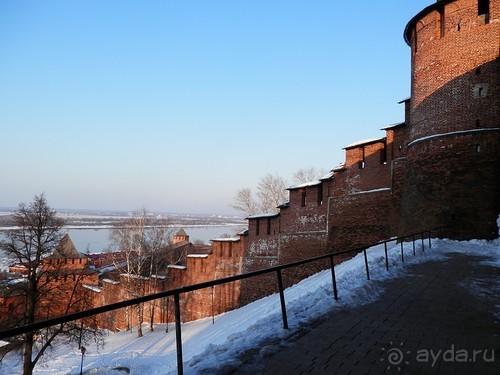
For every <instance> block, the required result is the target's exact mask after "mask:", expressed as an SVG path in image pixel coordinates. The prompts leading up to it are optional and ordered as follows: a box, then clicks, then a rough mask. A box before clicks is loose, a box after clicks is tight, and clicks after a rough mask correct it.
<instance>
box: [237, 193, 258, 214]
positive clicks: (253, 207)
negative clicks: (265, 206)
mask: <svg viewBox="0 0 500 375" xmlns="http://www.w3.org/2000/svg"><path fill="white" fill-rule="evenodd" d="M231 207H233V208H234V209H235V210H236V211H238V212H242V213H244V214H245V215H247V216H250V215H254V214H256V213H257V207H258V204H257V202H256V201H255V199H254V197H253V196H252V191H251V190H250V189H248V188H245V189H240V190H238V191H237V192H236V196H235V197H234V203H233V204H232V205H231Z"/></svg>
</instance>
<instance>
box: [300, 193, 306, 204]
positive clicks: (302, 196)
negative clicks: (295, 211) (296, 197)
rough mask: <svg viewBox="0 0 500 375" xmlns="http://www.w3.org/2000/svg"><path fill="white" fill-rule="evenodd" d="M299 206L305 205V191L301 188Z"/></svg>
mask: <svg viewBox="0 0 500 375" xmlns="http://www.w3.org/2000/svg"><path fill="white" fill-rule="evenodd" d="M300 198H301V206H302V207H305V206H306V191H305V190H302V192H301V197H300Z"/></svg>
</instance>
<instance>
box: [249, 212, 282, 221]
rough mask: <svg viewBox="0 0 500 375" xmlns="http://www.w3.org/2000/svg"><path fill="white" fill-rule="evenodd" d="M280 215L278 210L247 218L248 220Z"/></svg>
mask: <svg viewBox="0 0 500 375" xmlns="http://www.w3.org/2000/svg"><path fill="white" fill-rule="evenodd" d="M278 215H279V213H277V212H266V213H263V214H256V215H250V216H247V219H248V220H251V219H261V218H266V217H274V216H278Z"/></svg>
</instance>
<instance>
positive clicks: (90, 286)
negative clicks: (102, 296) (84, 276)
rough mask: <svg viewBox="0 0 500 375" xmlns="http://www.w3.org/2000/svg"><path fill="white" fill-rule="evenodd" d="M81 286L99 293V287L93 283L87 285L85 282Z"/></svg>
mask: <svg viewBox="0 0 500 375" xmlns="http://www.w3.org/2000/svg"><path fill="white" fill-rule="evenodd" d="M82 286H83V287H84V288H86V289H89V290H91V291H93V292H96V293H101V288H99V287H97V286H95V285H87V284H82Z"/></svg>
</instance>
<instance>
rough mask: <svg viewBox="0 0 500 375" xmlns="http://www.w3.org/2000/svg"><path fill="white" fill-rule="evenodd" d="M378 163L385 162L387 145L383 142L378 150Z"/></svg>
mask: <svg viewBox="0 0 500 375" xmlns="http://www.w3.org/2000/svg"><path fill="white" fill-rule="evenodd" d="M380 164H387V146H386V145H385V144H384V147H383V148H382V149H381V150H380Z"/></svg>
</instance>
